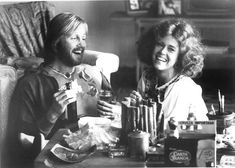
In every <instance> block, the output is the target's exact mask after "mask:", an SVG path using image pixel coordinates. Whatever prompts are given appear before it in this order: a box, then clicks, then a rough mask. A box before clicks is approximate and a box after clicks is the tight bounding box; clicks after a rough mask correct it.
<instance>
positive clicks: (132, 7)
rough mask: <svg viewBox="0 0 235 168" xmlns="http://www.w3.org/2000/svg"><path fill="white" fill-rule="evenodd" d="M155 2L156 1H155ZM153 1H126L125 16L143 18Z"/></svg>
mask: <svg viewBox="0 0 235 168" xmlns="http://www.w3.org/2000/svg"><path fill="white" fill-rule="evenodd" d="M155 1H156V0H155ZM152 2H153V0H127V1H126V8H127V14H128V15H130V16H143V15H147V14H148V13H149V9H150V8H151V5H152Z"/></svg>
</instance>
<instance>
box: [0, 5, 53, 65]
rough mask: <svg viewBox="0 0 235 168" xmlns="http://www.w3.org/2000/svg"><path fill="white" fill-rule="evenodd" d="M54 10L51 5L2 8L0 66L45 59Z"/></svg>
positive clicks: (0, 15) (4, 6) (6, 6)
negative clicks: (48, 29) (23, 58)
mask: <svg viewBox="0 0 235 168" xmlns="http://www.w3.org/2000/svg"><path fill="white" fill-rule="evenodd" d="M54 13H55V8H54V6H53V5H52V4H50V3H48V2H43V1H40V2H36V1H35V2H26V3H13V4H8V5H2V6H0V64H8V61H9V60H15V59H17V58H20V57H25V58H29V57H40V58H43V48H44V42H45V37H46V32H47V25H48V22H49V21H50V20H51V18H52V17H53V16H54Z"/></svg>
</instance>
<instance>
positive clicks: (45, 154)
mask: <svg viewBox="0 0 235 168" xmlns="http://www.w3.org/2000/svg"><path fill="white" fill-rule="evenodd" d="M234 128H235V127H234ZM67 133H68V129H60V130H58V131H57V132H56V133H55V135H54V136H53V137H52V138H51V140H50V141H49V142H48V143H47V145H46V146H45V147H44V149H43V150H42V151H41V152H40V154H39V155H38V156H37V158H36V159H35V161H34V167H35V168H48V167H50V168H78V167H79V168H80V167H82V168H92V167H95V168H105V167H114V168H118V167H120V168H121V167H122V168H124V167H138V168H146V167H149V166H150V167H152V165H151V163H147V162H144V161H139V160H135V159H132V158H129V157H114V158H110V157H108V156H107V153H105V152H103V153H102V152H101V151H96V152H95V153H94V154H93V155H92V156H90V157H89V158H87V159H86V160H83V161H82V162H80V163H66V162H63V161H61V160H59V159H58V158H56V157H55V156H54V155H53V154H52V153H51V152H50V150H51V149H52V147H53V146H54V145H55V144H56V143H58V142H61V141H62V140H63V135H64V134H67ZM223 154H224V152H222V153H221V152H218V151H217V164H218V163H219V160H220V159H219V158H220V157H221V156H222V155H223ZM158 166H159V167H162V166H163V165H162V164H159V163H154V167H158ZM217 166H218V165H217Z"/></svg>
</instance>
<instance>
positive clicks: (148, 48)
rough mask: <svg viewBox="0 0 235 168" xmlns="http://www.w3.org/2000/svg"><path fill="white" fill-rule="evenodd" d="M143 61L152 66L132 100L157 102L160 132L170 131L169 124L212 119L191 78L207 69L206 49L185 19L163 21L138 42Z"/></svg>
mask: <svg viewBox="0 0 235 168" xmlns="http://www.w3.org/2000/svg"><path fill="white" fill-rule="evenodd" d="M138 44H139V45H138V53H139V56H140V58H141V59H142V61H145V62H147V63H149V64H150V63H151V66H150V68H148V69H146V70H145V71H144V72H143V74H142V77H141V79H140V80H139V83H138V87H137V91H132V93H131V94H130V97H131V98H152V99H154V100H155V101H156V102H157V105H158V106H157V111H158V114H157V115H158V116H157V118H158V120H159V121H158V123H160V125H159V126H160V127H158V129H160V130H158V131H160V132H162V133H163V129H164V130H166V129H167V126H168V124H167V123H168V121H169V120H170V119H172V117H174V119H175V120H176V121H184V120H187V119H188V116H189V113H194V116H195V117H196V119H197V120H208V119H207V117H206V113H207V108H206V105H205V103H204V101H203V99H202V96H201V94H202V89H201V87H200V86H199V85H197V84H196V83H194V81H193V80H192V79H191V78H194V77H196V76H197V75H198V74H199V73H200V72H201V71H202V68H203V66H204V64H203V60H204V57H203V54H204V50H203V46H202V44H201V43H200V36H199V34H198V32H197V31H196V30H194V29H193V27H192V26H191V25H190V24H189V23H187V22H186V21H184V20H182V19H171V20H166V21H163V22H161V23H160V24H159V25H158V26H156V27H153V28H152V29H150V30H149V31H148V32H147V33H145V34H144V35H143V36H142V37H141V39H140V41H139V43H138Z"/></svg>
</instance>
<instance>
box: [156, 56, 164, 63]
mask: <svg viewBox="0 0 235 168" xmlns="http://www.w3.org/2000/svg"><path fill="white" fill-rule="evenodd" d="M156 60H159V61H162V62H167V59H166V58H163V57H157V58H156Z"/></svg>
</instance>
